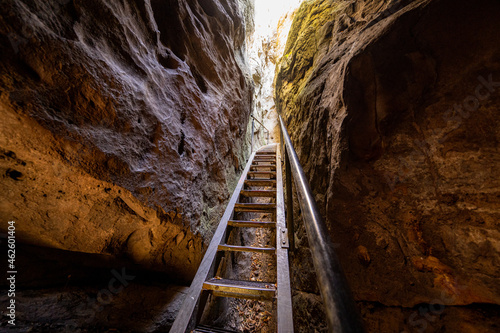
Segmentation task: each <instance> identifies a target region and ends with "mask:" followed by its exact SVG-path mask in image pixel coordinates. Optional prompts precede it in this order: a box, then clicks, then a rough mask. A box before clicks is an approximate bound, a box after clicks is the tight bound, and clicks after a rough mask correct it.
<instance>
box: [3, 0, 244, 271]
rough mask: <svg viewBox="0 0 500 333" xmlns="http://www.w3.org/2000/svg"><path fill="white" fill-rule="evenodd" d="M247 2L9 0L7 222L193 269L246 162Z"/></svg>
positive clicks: (40, 234)
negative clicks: (12, 221) (14, 222)
mask: <svg viewBox="0 0 500 333" xmlns="http://www.w3.org/2000/svg"><path fill="white" fill-rule="evenodd" d="M248 5H249V2H248V1H228V0H200V1H185V0H151V1H150V0H144V1H141V0H137V1H118V0H106V1H104V0H90V1H89V0H85V1H84V0H53V1H42V0H35V1H33V0H6V1H2V2H1V4H0V40H1V43H0V58H1V59H0V114H1V118H2V121H1V122H0V154H1V157H0V172H1V174H2V178H1V184H2V185H1V186H2V191H1V193H0V202H1V204H0V207H1V208H0V219H1V220H2V221H3V222H2V224H1V227H0V230H2V231H5V230H6V228H7V227H6V224H5V222H6V221H8V220H15V221H16V222H17V233H18V234H17V235H18V237H19V240H20V241H23V242H29V243H33V244H39V245H44V246H49V247H57V248H61V249H67V250H72V251H83V252H92V253H110V254H123V253H126V254H128V255H129V256H130V257H132V258H133V259H134V260H135V261H137V262H140V263H143V264H145V265H146V266H149V267H151V268H154V269H160V270H165V271H169V272H171V273H172V274H173V275H175V276H176V277H177V278H182V279H189V278H190V277H192V276H193V274H194V272H195V271H196V268H197V265H198V264H199V262H200V260H201V257H202V253H203V252H204V242H206V241H207V240H209V239H210V236H211V232H212V230H213V228H214V227H215V225H216V223H217V222H218V220H219V218H220V216H221V215H222V212H223V209H224V208H225V207H224V204H225V202H226V200H227V199H228V198H229V194H230V192H231V191H232V188H233V186H234V181H235V180H236V178H237V176H238V174H239V172H240V170H241V169H242V166H244V163H245V159H246V156H245V153H244V152H245V135H246V130H245V128H246V125H247V122H248V117H249V114H250V111H251V98H252V83H251V79H250V77H249V74H248V70H247V67H246V59H245V47H246V46H245V39H247V35H246V30H245V27H246V26H250V27H251V22H248V20H247V21H245V19H244V17H245V15H246V16H247V17H248V16H249V14H248V12H246V11H247V8H246V6H248Z"/></svg>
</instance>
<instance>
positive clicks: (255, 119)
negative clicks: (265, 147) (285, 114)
mask: <svg viewBox="0 0 500 333" xmlns="http://www.w3.org/2000/svg"><path fill="white" fill-rule="evenodd" d="M250 117H252V139H251V143H250V145H251V146H250V153H253V137H254V122H255V121H256V122H258V123H259V124H260V125H261V126H262V127H264V129H265V130H266V131H267V143H269V134H270V131H269V130H268V129H267V127H266V126H264V124H263V123H261V122H260V121H259V120H258V119H257V118H255V116H254V115H253V114H251V115H250Z"/></svg>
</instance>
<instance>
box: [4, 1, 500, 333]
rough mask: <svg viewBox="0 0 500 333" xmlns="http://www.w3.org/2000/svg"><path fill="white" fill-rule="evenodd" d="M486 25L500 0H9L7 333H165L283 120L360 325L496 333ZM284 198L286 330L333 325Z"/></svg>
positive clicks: (498, 304)
mask: <svg viewBox="0 0 500 333" xmlns="http://www.w3.org/2000/svg"><path fill="white" fill-rule="evenodd" d="M273 6H274V7H273ZM499 17H500V2H498V0H478V1H465V0H455V1H452V0H379V1H375V0H304V1H299V0H293V1H288V2H287V1H286V0H280V1H274V0H268V1H262V0H85V1H84V0H2V1H1V2H0V58H1V61H0V116H1V117H0V119H1V120H0V173H1V180H0V184H1V191H0V245H1V246H0V249H1V253H0V262H1V263H2V264H1V265H0V267H1V268H2V272H1V274H2V276H4V278H2V282H1V283H0V289H1V293H0V306H1V315H2V321H1V324H0V332H169V331H170V329H171V327H172V325H173V322H174V320H175V318H176V316H177V314H178V313H179V310H180V308H181V307H182V304H183V301H184V299H185V297H186V295H187V293H188V290H189V285H190V284H191V282H192V281H193V278H194V276H195V274H196V272H197V270H198V268H199V266H200V263H201V262H202V259H203V257H204V255H205V253H206V251H207V248H208V246H209V244H210V241H211V239H212V237H213V236H214V232H215V230H216V228H217V226H218V224H219V221H220V220H221V217H222V216H223V214H224V211H225V209H226V205H227V204H228V202H229V201H230V198H231V195H232V193H233V190H234V189H235V188H237V183H238V179H239V178H240V176H241V175H242V172H244V168H245V165H246V164H247V161H248V159H249V158H250V157H251V156H252V153H253V152H255V150H256V149H259V148H260V147H262V146H264V145H266V144H268V143H279V142H280V137H281V135H280V129H279V121H278V114H279V115H281V117H282V118H283V120H284V123H285V124H286V126H287V128H288V132H289V134H290V137H291V141H292V143H293V145H294V147H295V150H296V152H297V155H298V158H299V160H300V164H301V165H302V167H303V169H304V172H305V175H306V178H307V180H308V182H309V184H310V187H311V190H312V193H313V195H314V198H315V200H316V202H317V206H318V208H319V211H320V214H321V216H322V217H323V219H324V221H325V224H326V227H327V229H328V234H329V235H328V236H329V237H331V239H332V241H333V243H334V248H335V252H336V253H337V255H338V257H339V261H340V264H341V266H342V269H343V271H344V273H345V277H346V280H347V282H348V284H349V286H350V289H351V293H352V298H353V300H354V302H355V304H356V307H357V309H358V312H359V318H360V320H361V321H362V323H363V326H364V327H365V331H366V332H397V333H402V332H406V333H411V332H450V333H451V332H453V333H455V332H485V333H486V332H491V333H493V332H498V331H500V171H499V166H500V151H499V146H500V144H499V142H500V117H499V116H498V110H499V105H500V44H499V43H498V37H495V36H497V34H498V30H497V29H499V28H500V20H499V19H498V18H499ZM287 190H288V189H287ZM294 196H295V194H294ZM294 199H295V203H294V205H293V215H294V221H293V228H292V229H290V226H289V227H288V228H289V230H294V232H292V233H291V234H289V237H290V238H291V239H292V240H293V241H294V243H295V249H294V250H293V251H292V250H290V260H289V263H290V282H291V290H292V301H293V327H294V330H295V331H296V332H327V331H328V325H327V320H326V316H325V304H324V303H323V301H322V297H321V295H320V289H319V287H318V282H317V275H316V273H315V269H314V267H313V264H312V259H311V251H310V247H309V241H308V239H307V237H306V230H305V226H304V221H303V219H302V212H301V209H300V208H299V207H300V206H299V204H298V201H297V196H295V197H294ZM289 213H291V212H287V214H289ZM14 225H15V267H14V266H12V267H10V269H9V267H8V264H9V263H11V264H12V263H13V262H14V261H8V259H9V258H10V257H9V256H8V253H9V252H8V249H9V244H11V243H10V239H11V238H13V235H14V233H13V232H12V230H13V226H14ZM9 235H10V236H9ZM9 237H10V238H9ZM11 260H12V259H11ZM265 264H266V265H269V266H272V264H271V263H268V262H265ZM13 267H14V268H13ZM252 267H253V266H252ZM259 267H260V266H259ZM252 269H253V268H252ZM10 271H16V273H15V297H14V296H11V292H9V290H12V281H11V280H9V279H8V277H9V276H11V275H12V274H11V273H8V272H10ZM13 299H14V300H15V316H14V317H15V321H14V322H15V325H12V322H11V321H12V320H13V319H12V316H9V314H12V311H10V309H9V306H10V304H12V300H13ZM326 306H328V305H326ZM272 308H273V307H272V306H271V307H269V308H266V309H267V310H269V311H271V312H272V311H273V310H272ZM267 310H266V311H267ZM211 311H212V315H213V316H215V317H217V316H219V317H220V318H222V319H220V321H221V322H222V324H223V326H224V328H225V329H227V330H231V331H242V332H261V331H262V332H267V330H264V329H262V328H257V326H255V325H253V324H252V323H249V322H245V320H247V321H251V320H252V319H244V320H243V322H241V321H240V322H235V321H231V320H226V318H225V317H224V314H223V313H217V309H214V308H213V309H211ZM245 311H247V312H252V311H254V312H256V315H258V316H260V317H259V318H261V319H262V318H264V319H265V318H267V317H266V316H264V314H263V313H262V314H259V313H257V312H258V310H255V309H250V308H248V309H245V310H244V311H243V312H245ZM235 312H238V311H235ZM240 312H241V311H240ZM226 314H227V313H226ZM244 315H245V316H244V317H245V318H247V317H248V316H246V314H244ZM263 321H264V320H263ZM271 331H272V330H271Z"/></svg>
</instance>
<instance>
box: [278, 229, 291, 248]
mask: <svg viewBox="0 0 500 333" xmlns="http://www.w3.org/2000/svg"><path fill="white" fill-rule="evenodd" d="M279 229H280V230H279V233H280V246H281V248H282V249H288V246H289V244H288V229H286V228H279Z"/></svg>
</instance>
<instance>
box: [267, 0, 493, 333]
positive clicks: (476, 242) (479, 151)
mask: <svg viewBox="0 0 500 333" xmlns="http://www.w3.org/2000/svg"><path fill="white" fill-rule="evenodd" d="M498 17H500V4H499V3H498V1H492V0H481V1H475V2H470V1H449V0H427V1H370V0H366V1H351V0H348V1H332V0H316V1H308V2H306V3H304V4H303V5H302V6H301V8H300V10H299V12H298V13H297V15H296V17H295V20H294V23H293V26H292V31H291V32H290V35H289V39H288V44H287V46H286V49H285V53H284V55H283V57H282V59H281V61H280V64H279V66H278V69H277V71H278V72H277V79H276V102H277V108H278V111H279V112H280V113H281V114H282V115H283V116H284V118H285V120H286V122H287V124H288V126H289V131H290V135H291V138H292V141H293V143H294V145H295V148H296V150H297V153H298V155H299V156H300V159H301V163H302V165H303V166H304V169H305V172H306V174H307V175H308V176H309V180H310V183H311V185H312V188H313V190H314V192H315V195H316V199H317V201H318V204H319V206H320V209H321V210H322V214H323V215H324V216H325V217H326V221H327V224H328V227H329V229H330V232H331V235H332V237H333V239H334V242H336V243H338V244H339V247H338V249H337V252H338V253H339V256H340V258H341V261H342V264H343V265H344V269H345V272H346V274H347V278H348V280H349V282H350V283H351V286H352V289H353V292H354V296H355V298H356V300H358V301H363V302H362V303H360V306H361V309H362V312H363V317H364V318H365V320H366V321H367V325H368V328H369V331H374V332H381V331H384V332H389V331H391V332H392V331H398V332H400V331H402V330H404V329H406V330H408V331H413V330H417V329H425V328H429V329H430V328H431V327H432V329H431V330H430V331H446V332H456V331H457V330H455V329H456V328H457V327H461V331H464V332H469V331H475V330H474V329H477V330H479V331H484V332H492V331H495V328H494V324H492V322H491V320H476V319H477V318H480V317H481V313H482V312H481V311H482V310H481V309H479V310H477V308H475V307H474V306H475V305H473V304H478V303H482V304H493V305H485V306H486V307H489V309H493V310H492V311H493V312H489V314H488V315H486V316H490V318H497V319H498V317H499V316H498V313H499V310H498V304H500V288H499V287H500V284H499V283H498V282H499V280H498V277H499V276H500V270H499V267H500V266H499V262H500V256H499V253H500V251H499V250H500V233H499V221H500V183H499V179H500V171H499V169H498V165H499V162H500V154H499V140H500V131H499V128H500V127H499V125H500V123H499V119H500V118H499V117H498V105H500V47H499V44H498V42H497V40H498V37H497V34H498V28H499V24H500V23H499V22H500V21H498ZM296 237H297V238H299V241H300V242H299V244H301V245H304V242H305V240H304V237H303V235H302V234H301V233H300V230H299V233H298V234H297V235H296ZM299 254H303V255H308V253H307V251H304V250H299ZM299 258H303V256H302V257H300V256H299ZM299 261H300V260H299ZM301 262H302V263H304V262H305V261H304V260H301ZM311 281H314V277H310V276H309V277H307V276H305V275H302V276H301V277H300V279H296V281H294V283H295V287H296V288H297V289H299V290H304V291H316V290H315V287H314V285H313V284H312V282H311ZM430 303H439V304H441V305H440V306H443V305H444V306H445V310H446V311H450V312H446V311H444V313H445V314H444V315H443V311H442V308H439V309H438V310H439V311H437V310H436V311H434V310H435V309H436V308H435V307H434V308H433V309H434V310H431V309H430V308H429V304H430ZM419 304H424V306H421V308H424V310H425V311H427V312H428V316H427V317H425V316H424V314H425V313H422V311H420V312H418V311H417V312H415V311H414V310H412V309H411V308H412V307H414V306H417V305H419ZM455 305H460V306H470V308H469V309H476V310H465V309H464V313H463V314H462V315H461V314H460V311H461V310H460V308H456V309H455V310H454V309H453V308H450V307H449V306H455ZM495 305H496V307H495ZM391 307H392V308H391ZM400 307H405V308H406V310H404V311H403V312H402V310H401V309H400ZM491 307H492V308H491ZM408 309H409V310H408ZM417 309H418V307H417ZM425 311H424V312H425ZM467 311H472V312H474V311H476V312H475V313H476V315H477V316H478V317H474V316H473V315H470V313H469V314H466V312H467ZM446 313H449V315H448V316H447V315H446ZM484 313H487V312H484ZM484 313H483V315H484ZM492 313H493V314H492ZM495 313H496V314H495ZM414 314H416V315H414ZM478 314H479V315H478ZM491 316H493V317H491ZM495 316H496V317H495ZM438 317H439V318H440V320H437V318H438ZM429 318H430V319H429ZM471 318H476V319H474V320H473V319H471ZM493 321H495V320H493ZM471 322H475V323H476V324H477V327H473V326H471ZM424 326H425V328H424Z"/></svg>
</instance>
